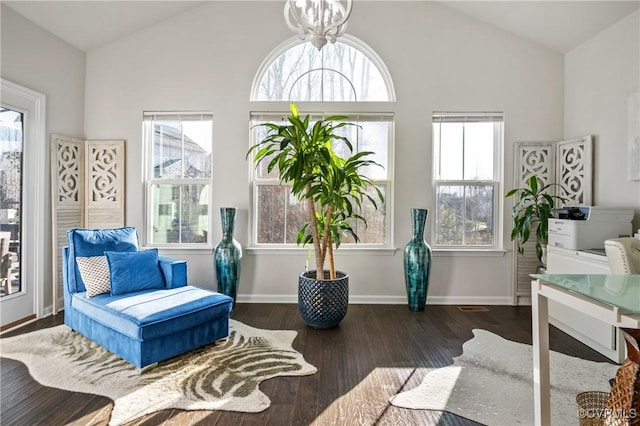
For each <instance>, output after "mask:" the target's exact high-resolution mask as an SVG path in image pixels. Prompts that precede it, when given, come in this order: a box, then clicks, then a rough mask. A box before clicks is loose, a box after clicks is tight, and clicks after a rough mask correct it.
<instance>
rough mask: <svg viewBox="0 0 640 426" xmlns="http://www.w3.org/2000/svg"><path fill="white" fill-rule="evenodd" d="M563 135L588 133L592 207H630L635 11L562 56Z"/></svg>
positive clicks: (639, 83) (639, 35)
mask: <svg viewBox="0 0 640 426" xmlns="http://www.w3.org/2000/svg"><path fill="white" fill-rule="evenodd" d="M564 87H565V89H564V91H565V120H564V136H565V138H573V137H579V136H584V135H587V134H593V135H594V136H595V149H594V151H595V154H594V192H593V203H594V205H602V206H625V207H633V208H634V209H635V221H634V228H633V229H634V231H637V229H638V228H640V181H630V180H628V179H627V167H628V161H640V160H639V159H638V158H635V159H632V158H630V157H629V155H628V154H627V152H628V151H627V99H628V96H629V94H630V93H632V92H633V91H634V90H638V89H639V88H640V11H636V12H635V13H633V14H631V15H629V16H627V17H626V18H624V19H622V20H621V21H620V22H618V23H617V24H615V25H613V26H611V27H609V28H608V29H606V30H605V31H603V32H601V33H600V34H598V35H596V36H595V37H593V38H592V39H590V40H589V41H587V42H586V43H583V44H582V45H580V46H578V47H577V48H575V49H574V50H572V51H571V52H569V53H567V54H566V55H565V83H564Z"/></svg>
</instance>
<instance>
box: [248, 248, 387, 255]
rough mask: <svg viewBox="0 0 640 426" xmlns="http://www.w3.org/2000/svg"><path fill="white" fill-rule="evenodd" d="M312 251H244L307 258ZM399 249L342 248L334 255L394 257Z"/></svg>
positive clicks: (260, 249)
mask: <svg viewBox="0 0 640 426" xmlns="http://www.w3.org/2000/svg"><path fill="white" fill-rule="evenodd" d="M309 249H311V252H312V254H313V247H309V248H307V247H257V246H251V247H246V248H245V249H244V250H245V251H246V252H247V253H248V254H251V255H257V254H274V255H287V256H291V255H300V256H307V253H308V252H309ZM397 250H398V249H397V248H395V247H340V248H339V249H338V250H334V254H336V255H339V256H343V255H346V256H350V255H360V256H361V255H363V254H366V255H367V256H371V255H374V256H375V255H379V256H393V255H394V254H395V253H396V251H397Z"/></svg>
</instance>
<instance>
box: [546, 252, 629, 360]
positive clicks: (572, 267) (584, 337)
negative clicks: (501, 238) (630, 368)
mask: <svg viewBox="0 0 640 426" xmlns="http://www.w3.org/2000/svg"><path fill="white" fill-rule="evenodd" d="M546 273H547V274H610V273H611V269H610V268H609V262H608V260H607V256H606V255H605V253H604V250H602V252H600V253H596V252H587V251H581V250H570V249H565V248H561V247H554V246H548V247H547V272H546ZM549 322H550V323H551V324H552V325H553V326H555V327H557V328H559V329H560V330H562V331H564V332H565V333H567V334H568V335H570V336H571V337H573V338H575V339H577V340H579V341H580V342H582V343H584V344H585V345H587V346H589V347H590V348H592V349H595V350H596V351H598V352H600V353H601V354H603V355H604V356H606V357H607V358H609V359H610V360H612V361H613V362H616V363H618V364H620V363H622V361H624V358H625V345H624V337H623V336H622V331H620V330H619V329H618V328H617V327H614V326H612V325H611V324H608V323H606V322H604V321H601V320H600V319H598V318H597V317H595V318H594V317H593V316H592V315H590V314H589V313H588V312H584V311H578V310H576V309H573V308H570V307H567V306H566V305H563V304H560V303H558V302H555V301H553V300H550V301H549Z"/></svg>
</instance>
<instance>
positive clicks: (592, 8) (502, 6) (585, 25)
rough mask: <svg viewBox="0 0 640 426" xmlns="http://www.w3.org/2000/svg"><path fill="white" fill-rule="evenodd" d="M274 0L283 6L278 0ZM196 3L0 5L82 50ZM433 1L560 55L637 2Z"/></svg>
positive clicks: (17, 0)
mask: <svg viewBox="0 0 640 426" xmlns="http://www.w3.org/2000/svg"><path fill="white" fill-rule="evenodd" d="M207 1H219V0H207ZM236 1H239V0H236ZM278 1H279V2H281V3H282V4H284V0H278ZM357 1H366V0H356V2H357ZM418 1H426V0H418ZM202 3H205V1H190V0H183V1H23V0H9V1H2V4H5V5H7V6H8V7H10V8H11V9H13V10H15V11H16V12H18V13H19V14H21V15H23V16H25V17H26V18H27V19H29V20H30V21H32V22H34V23H35V24H37V25H39V26H41V27H42V28H44V29H46V30H48V31H49V32H51V33H53V34H55V35H56V36H58V37H60V38H61V39H63V40H65V41H66V42H68V43H69V44H71V45H73V46H75V47H76V48H78V49H80V50H83V51H89V50H91V49H94V48H96V47H100V46H102V45H104V44H107V43H109V42H112V41H114V40H117V39H119V38H121V37H124V36H127V35H129V34H132V33H134V32H136V31H139V30H141V29H143V28H145V27H148V26H151V25H153V24H155V23H157V22H160V21H162V20H164V19H167V18H169V17H171V16H173V15H176V14H180V13H183V12H185V11H187V10H189V9H192V8H195V7H198V6H199V5H201V4H202ZM439 3H441V4H443V5H445V6H447V7H450V8H453V9H456V10H458V11H459V12H461V13H464V14H466V15H469V16H471V17H474V18H477V19H479V20H482V21H484V22H486V23H488V24H490V25H494V26H496V27H499V28H501V29H503V30H506V31H510V32H512V33H514V34H517V35H519V36H521V37H523V38H526V39H528V40H531V41H533V42H535V43H538V44H540V45H542V46H545V47H548V48H550V49H553V50H556V51H558V52H560V53H566V52H568V51H569V50H571V49H573V48H574V47H576V46H578V45H579V44H581V43H583V42H584V41H586V40H588V39H589V38H591V37H593V36H594V35H596V34H597V33H599V32H600V31H602V30H604V29H605V28H607V27H609V26H611V25H612V24H614V23H615V22H617V21H619V20H620V19H622V18H623V17H625V16H627V15H629V14H630V13H632V12H633V11H635V10H636V9H638V6H639V5H640V0H627V1H590V0H585V1H555V0H553V1H550V0H546V1H440V2H439ZM354 9H355V8H354ZM283 25H284V23H283Z"/></svg>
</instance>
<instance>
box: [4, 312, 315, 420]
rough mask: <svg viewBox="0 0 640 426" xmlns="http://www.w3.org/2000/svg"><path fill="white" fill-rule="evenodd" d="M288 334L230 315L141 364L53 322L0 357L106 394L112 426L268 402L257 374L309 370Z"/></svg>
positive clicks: (9, 344)
mask: <svg viewBox="0 0 640 426" xmlns="http://www.w3.org/2000/svg"><path fill="white" fill-rule="evenodd" d="M296 335H297V332H296V331H292V330H262V329H257V328H253V327H250V326H248V325H246V324H243V323H241V322H239V321H235V320H231V324H230V336H229V339H228V340H227V341H226V342H223V343H218V344H217V345H209V346H206V347H203V348H200V349H197V350H194V351H191V352H189V353H186V354H184V355H181V356H179V357H176V358H173V359H170V360H168V361H164V362H160V363H159V364H158V365H157V366H155V367H152V368H145V369H142V370H141V369H137V368H135V367H134V366H132V365H131V364H129V363H128V362H126V361H124V360H122V359H121V358H119V357H118V356H116V355H113V354H111V353H110V352H108V351H106V350H105V349H103V348H102V347H101V346H99V345H97V344H96V343H94V342H92V341H90V340H88V339H86V338H85V337H83V336H81V335H80V334H78V333H75V332H73V331H71V329H69V328H68V327H67V326H64V325H60V326H57V327H53V328H48V329H44V330H39V331H35V332H31V333H27V334H23V335H20V336H15V337H10V338H6V339H2V340H0V345H1V346H0V355H1V356H2V357H6V358H12V359H16V360H18V361H21V362H23V363H25V364H26V365H27V366H28V368H29V372H30V373H31V375H32V376H33V378H34V379H35V380H37V381H38V382H40V383H41V384H42V385H44V386H50V387H56V388H60V389H65V390H70V391H74V392H84V393H91V394H97V395H104V396H106V397H108V398H111V399H113V401H114V407H113V411H112V413H111V419H110V422H109V424H112V425H119V424H122V423H126V422H128V421H131V420H133V419H135V418H138V417H140V416H143V415H145V414H149V413H153V412H155V411H158V410H163V409H170V408H177V409H186V410H227V411H242V412H260V411H263V410H265V409H267V408H268V407H269V406H270V404H271V401H270V400H269V398H268V397H267V396H266V395H265V394H263V393H262V392H261V391H260V389H259V388H258V387H259V385H260V383H261V382H262V381H263V380H267V379H270V378H272V377H277V376H303V375H309V374H314V373H315V372H316V371H317V370H316V368H315V367H314V366H313V365H311V364H309V363H307V362H306V361H305V360H304V357H303V356H302V354H300V353H299V352H297V351H295V350H294V349H293V348H292V343H293V340H294V339H295V337H296Z"/></svg>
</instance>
